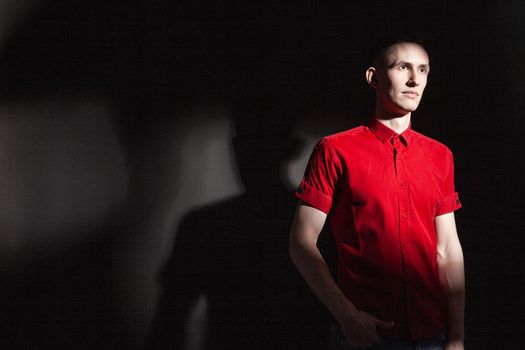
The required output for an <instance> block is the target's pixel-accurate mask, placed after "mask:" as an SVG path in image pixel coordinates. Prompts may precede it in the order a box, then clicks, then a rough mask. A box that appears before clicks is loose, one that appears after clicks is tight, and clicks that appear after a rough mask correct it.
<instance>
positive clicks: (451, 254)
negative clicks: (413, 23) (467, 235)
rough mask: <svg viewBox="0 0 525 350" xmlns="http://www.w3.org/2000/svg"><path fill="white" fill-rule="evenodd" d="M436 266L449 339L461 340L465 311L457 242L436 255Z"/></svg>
mask: <svg viewBox="0 0 525 350" xmlns="http://www.w3.org/2000/svg"><path fill="white" fill-rule="evenodd" d="M438 268H439V273H440V278H441V283H442V286H443V289H444V292H445V296H446V307H447V322H448V324H447V326H448V337H449V340H451V341H453V340H457V341H461V342H462V341H463V339H464V337H465V334H464V312H465V274H464V263H463V253H462V250H461V246H460V245H459V243H457V244H454V245H453V246H451V247H449V249H447V251H446V253H445V254H444V255H438Z"/></svg>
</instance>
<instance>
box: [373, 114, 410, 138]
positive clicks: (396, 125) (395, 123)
mask: <svg viewBox="0 0 525 350" xmlns="http://www.w3.org/2000/svg"><path fill="white" fill-rule="evenodd" d="M375 118H376V119H377V121H379V122H380V123H382V124H384V125H386V126H387V127H389V128H390V129H392V130H394V131H395V132H396V133H398V134H401V133H402V132H403V131H405V130H406V129H408V126H409V125H410V113H408V114H406V115H404V116H402V117H395V118H389V117H384V116H378V115H376V117H375Z"/></svg>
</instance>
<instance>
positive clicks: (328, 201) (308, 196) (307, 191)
mask: <svg viewBox="0 0 525 350" xmlns="http://www.w3.org/2000/svg"><path fill="white" fill-rule="evenodd" d="M294 195H295V197H297V198H299V199H300V200H302V201H303V202H305V203H307V204H309V205H311V206H312V207H314V208H317V209H319V210H321V211H322V212H324V213H326V214H328V212H329V211H330V207H331V206H332V198H331V197H330V196H328V195H326V194H324V193H322V192H320V191H319V190H317V189H316V188H314V187H312V186H310V185H308V184H307V183H305V182H301V184H300V185H299V188H298V189H297V191H296V192H295V194H294Z"/></svg>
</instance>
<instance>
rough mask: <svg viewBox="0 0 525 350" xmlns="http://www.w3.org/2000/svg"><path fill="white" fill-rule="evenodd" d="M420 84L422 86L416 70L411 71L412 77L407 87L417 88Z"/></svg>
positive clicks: (409, 78) (409, 77)
mask: <svg viewBox="0 0 525 350" xmlns="http://www.w3.org/2000/svg"><path fill="white" fill-rule="evenodd" d="M419 84H420V81H419V77H418V75H417V72H415V71H414V70H410V75H409V76H408V80H407V83H406V85H407V86H408V87H416V86H419Z"/></svg>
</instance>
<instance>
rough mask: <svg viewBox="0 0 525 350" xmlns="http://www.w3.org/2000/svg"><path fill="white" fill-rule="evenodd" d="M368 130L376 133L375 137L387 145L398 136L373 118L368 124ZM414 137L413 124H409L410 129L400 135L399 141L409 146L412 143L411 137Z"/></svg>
mask: <svg viewBox="0 0 525 350" xmlns="http://www.w3.org/2000/svg"><path fill="white" fill-rule="evenodd" d="M368 128H369V129H370V130H371V131H372V132H373V133H374V135H375V136H376V137H377V138H378V139H379V140H381V142H383V143H385V142H387V141H389V140H390V139H391V138H392V137H394V136H395V135H397V133H396V132H395V131H394V130H392V129H390V128H389V127H388V126H386V125H385V124H383V123H381V122H380V121H379V120H377V119H375V118H373V119H371V120H370V122H369V123H368ZM411 135H412V124H411V123H410V124H408V128H407V129H406V130H405V131H403V132H402V133H401V134H399V139H400V140H401V142H402V143H403V144H404V145H405V146H408V144H409V143H410V137H411Z"/></svg>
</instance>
